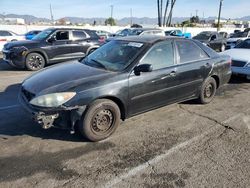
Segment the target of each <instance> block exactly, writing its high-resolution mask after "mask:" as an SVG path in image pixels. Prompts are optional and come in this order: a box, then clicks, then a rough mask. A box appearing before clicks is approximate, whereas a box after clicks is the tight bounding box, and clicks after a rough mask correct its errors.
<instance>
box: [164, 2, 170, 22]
mask: <svg viewBox="0 0 250 188" xmlns="http://www.w3.org/2000/svg"><path fill="white" fill-rule="evenodd" d="M168 6H169V0H167V2H166V7H165V12H164V17H163V26H166V18H167V12H168Z"/></svg>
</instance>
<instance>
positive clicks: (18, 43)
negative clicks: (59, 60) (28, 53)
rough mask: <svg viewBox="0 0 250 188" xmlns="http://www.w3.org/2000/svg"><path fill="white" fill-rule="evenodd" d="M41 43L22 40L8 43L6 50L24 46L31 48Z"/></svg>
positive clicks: (5, 46)
mask: <svg viewBox="0 0 250 188" xmlns="http://www.w3.org/2000/svg"><path fill="white" fill-rule="evenodd" d="M40 42H41V41H36V40H21V41H14V42H8V43H7V44H5V45H4V49H5V50H10V49H11V48H13V47H19V46H24V47H27V48H28V47H29V46H34V45H37V44H40Z"/></svg>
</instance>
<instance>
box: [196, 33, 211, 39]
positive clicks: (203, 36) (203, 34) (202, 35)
mask: <svg viewBox="0 0 250 188" xmlns="http://www.w3.org/2000/svg"><path fill="white" fill-rule="evenodd" d="M210 36H211V33H206V32H203V33H200V34H198V35H196V36H195V37H194V38H193V39H196V40H208V39H209V38H210Z"/></svg>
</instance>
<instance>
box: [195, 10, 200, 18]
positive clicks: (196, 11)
mask: <svg viewBox="0 0 250 188" xmlns="http://www.w3.org/2000/svg"><path fill="white" fill-rule="evenodd" d="M198 12H199V10H197V9H196V10H195V13H196V14H195V15H196V17H197V16H198Z"/></svg>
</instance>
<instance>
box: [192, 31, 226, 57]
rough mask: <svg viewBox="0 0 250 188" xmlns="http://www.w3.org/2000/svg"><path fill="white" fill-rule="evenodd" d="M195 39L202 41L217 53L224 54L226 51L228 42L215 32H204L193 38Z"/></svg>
mask: <svg viewBox="0 0 250 188" xmlns="http://www.w3.org/2000/svg"><path fill="white" fill-rule="evenodd" d="M193 39H195V40H198V41H200V42H201V43H203V44H204V45H206V46H208V47H210V48H212V49H214V50H216V51H220V52H223V51H225V49H226V43H227V40H226V39H225V38H223V37H222V36H221V35H220V34H219V33H218V32H215V31H203V32H201V33H199V34H198V35H196V36H195V37H193Z"/></svg>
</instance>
